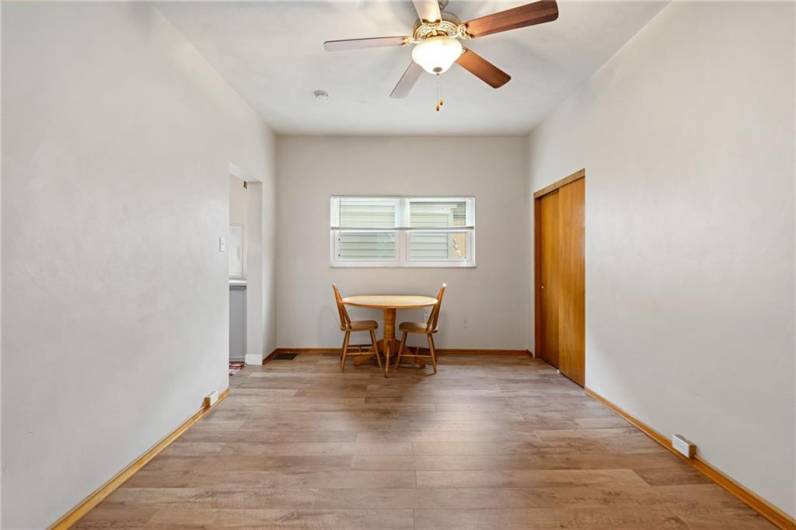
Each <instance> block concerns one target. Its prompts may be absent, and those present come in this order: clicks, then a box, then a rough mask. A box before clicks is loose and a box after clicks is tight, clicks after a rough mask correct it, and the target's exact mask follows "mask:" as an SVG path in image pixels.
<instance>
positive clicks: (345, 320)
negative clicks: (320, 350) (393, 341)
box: [332, 284, 381, 371]
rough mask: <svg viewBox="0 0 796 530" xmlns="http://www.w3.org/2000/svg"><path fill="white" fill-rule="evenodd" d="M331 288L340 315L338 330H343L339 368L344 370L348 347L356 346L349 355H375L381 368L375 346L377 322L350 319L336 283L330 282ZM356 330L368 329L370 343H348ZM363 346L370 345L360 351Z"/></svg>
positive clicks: (377, 350)
mask: <svg viewBox="0 0 796 530" xmlns="http://www.w3.org/2000/svg"><path fill="white" fill-rule="evenodd" d="M332 290H334V301H335V303H337V313H338V314H339V315H340V331H343V332H344V335H343V347H342V349H341V350H340V370H341V371H345V360H346V357H347V356H348V351H349V349H350V348H356V351H355V352H352V353H351V356H357V355H374V354H375V355H376V361H377V362H378V363H379V368H381V357H379V348H378V346H376V329H377V328H378V327H379V323H378V322H376V321H375V320H354V321H352V320H351V318H350V317H349V316H348V310H346V308H345V304H344V303H343V297H342V295H341V294H340V290H339V289H338V288H337V285H335V284H332ZM357 331H369V332H370V344H369V345H368V344H350V342H351V333H353V332H357ZM365 346H370V349H369V350H367V351H362V348H364V347H365Z"/></svg>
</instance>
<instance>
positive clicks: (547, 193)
mask: <svg viewBox="0 0 796 530" xmlns="http://www.w3.org/2000/svg"><path fill="white" fill-rule="evenodd" d="M583 176H584V175H583V172H582V171H580V172H578V173H575V174H574V175H570V176H569V177H567V178H565V179H563V180H561V181H559V182H558V183H556V184H553V185H552V186H550V187H548V188H545V189H544V190H541V191H540V192H537V193H536V194H535V197H536V212H537V213H536V229H535V230H536V231H535V234H536V249H535V251H536V311H537V317H536V329H537V331H536V345H537V346H536V348H537V352H538V353H539V356H540V357H541V358H542V359H544V360H545V361H546V362H548V363H549V364H551V365H553V366H555V367H557V368H558V369H559V370H560V371H561V373H562V374H564V375H566V376H567V377H569V378H570V379H572V380H573V381H575V382H576V383H578V384H579V385H581V386H583V384H584V383H585V380H586V377H585V375H586V374H585V364H586V363H585V351H586V339H585V337H586V312H585V294H586V292H585V272H586V271H585V259H584V257H585V251H584V231H585V230H584V200H585V179H584V178H583Z"/></svg>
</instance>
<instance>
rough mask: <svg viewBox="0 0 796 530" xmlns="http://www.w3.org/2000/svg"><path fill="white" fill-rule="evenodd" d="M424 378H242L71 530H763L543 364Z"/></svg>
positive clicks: (494, 359) (309, 365) (404, 372)
mask: <svg viewBox="0 0 796 530" xmlns="http://www.w3.org/2000/svg"><path fill="white" fill-rule="evenodd" d="M429 374H430V369H427V370H425V371H420V370H418V369H413V368H410V367H406V368H404V367H402V368H401V369H400V371H399V372H397V373H395V374H393V375H392V376H391V377H390V379H385V378H384V377H383V374H382V372H381V371H379V369H378V368H377V367H376V366H375V364H374V365H372V366H371V365H368V366H362V367H359V368H354V367H348V368H347V369H346V372H345V373H340V370H339V368H338V362H337V357H336V356H333V355H307V354H304V355H299V356H298V357H297V358H296V359H295V360H292V361H272V362H270V363H268V364H267V365H265V366H263V367H254V368H252V367H247V368H245V369H244V370H243V371H241V372H240V373H239V374H238V375H236V376H233V377H231V378H230V385H231V391H232V392H231V395H230V397H229V398H227V400H226V401H225V402H223V403H222V404H221V405H220V406H219V407H218V408H217V409H216V410H215V411H213V412H212V413H211V414H209V415H208V416H207V417H206V418H205V419H203V420H202V421H200V422H199V423H198V424H196V425H195V426H194V427H192V428H191V429H190V430H189V431H188V432H186V433H185V434H184V435H183V436H182V437H181V438H180V439H179V440H177V441H176V442H175V443H174V444H173V445H171V446H170V447H169V448H168V449H166V450H165V451H164V452H163V453H162V454H161V455H159V456H158V457H157V458H155V459H154V460H153V461H152V462H150V463H149V464H148V465H147V466H146V467H144V468H143V469H142V470H141V471H140V472H139V473H138V474H136V475H135V476H133V477H132V478H131V479H130V480H129V481H128V482H126V483H125V484H124V485H123V486H122V487H121V488H119V489H118V490H117V491H116V492H114V493H113V494H112V495H111V496H110V497H108V498H107V499H106V500H105V501H104V502H102V503H101V504H100V505H99V506H97V507H96V508H95V509H94V510H93V511H92V512H90V513H89V514H88V515H87V516H86V517H85V518H84V519H83V520H82V521H80V522H79V523H78V525H77V528H161V529H180V528H313V529H327V528H360V529H367V530H376V529H402V528H417V529H427V528H440V529H452V530H461V529H467V528H494V529H500V530H503V529H511V528H522V529H541V528H544V529H551V528H574V529H585V528H588V529H602V528H606V529H608V528H610V529H634V530H635V529H648V528H691V529H709V528H715V529H721V530H730V529H732V530H741V529H751V528H772V526H771V525H769V524H768V523H767V521H766V520H765V519H763V518H762V517H760V516H759V515H757V514H756V513H755V512H753V511H752V510H751V509H749V508H747V507H746V506H745V505H744V504H742V503H741V502H740V501H738V500H736V499H735V498H734V497H732V496H731V495H730V494H728V493H726V492H725V491H724V490H722V489H721V488H720V487H718V486H716V485H715V484H713V483H712V482H710V481H709V480H708V479H706V478H705V477H704V476H703V475H701V474H700V473H698V472H696V471H694V470H693V469H692V468H691V467H690V466H688V465H686V464H685V463H683V462H680V461H679V460H678V459H677V458H676V457H674V456H673V455H671V454H669V453H668V452H666V451H665V450H664V449H663V448H661V447H660V446H658V445H657V444H656V443H654V442H653V441H652V440H650V439H649V438H647V437H646V436H645V435H644V434H642V433H641V432H639V431H638V430H636V429H635V428H633V427H632V426H630V425H629V424H628V423H626V422H625V421H624V420H623V419H622V418H620V417H618V416H617V415H616V414H614V413H613V412H612V411H611V410H609V409H608V408H606V407H605V406H603V405H602V404H600V403H598V402H596V401H594V400H593V399H591V398H589V397H587V396H586V395H584V393H583V390H582V389H581V388H579V387H578V386H576V385H575V384H573V383H571V382H569V381H568V380H566V379H564V378H563V377H561V376H559V375H557V374H556V371H555V370H554V369H552V368H551V367H549V366H548V365H546V364H545V363H543V362H542V361H539V360H533V359H531V358H529V357H526V356H519V355H495V354H489V355H450V356H443V357H441V359H440V368H439V373H438V374H437V375H435V376H432V375H429Z"/></svg>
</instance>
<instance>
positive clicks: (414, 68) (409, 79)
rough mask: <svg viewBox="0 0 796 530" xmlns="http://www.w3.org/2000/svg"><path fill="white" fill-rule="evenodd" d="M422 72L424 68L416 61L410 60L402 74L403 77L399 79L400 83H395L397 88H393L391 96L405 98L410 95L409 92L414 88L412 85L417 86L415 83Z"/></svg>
mask: <svg viewBox="0 0 796 530" xmlns="http://www.w3.org/2000/svg"><path fill="white" fill-rule="evenodd" d="M422 73H423V69H422V68H421V67H420V66H418V65H417V63H416V62H414V61H412V62H410V63H409V66H408V67H407V68H406V70H405V71H404V73H403V75H402V76H401V79H399V80H398V84H397V85H395V88H393V89H392V92H390V97H391V98H405V97H406V96H408V95H409V92H410V91H411V90H412V87H413V86H415V83H416V82H417V80H418V79H419V78H420V74H422Z"/></svg>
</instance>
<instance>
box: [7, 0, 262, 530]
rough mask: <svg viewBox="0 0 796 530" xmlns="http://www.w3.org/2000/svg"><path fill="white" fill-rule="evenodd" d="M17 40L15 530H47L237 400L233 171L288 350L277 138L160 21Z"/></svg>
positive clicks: (74, 11)
mask: <svg viewBox="0 0 796 530" xmlns="http://www.w3.org/2000/svg"><path fill="white" fill-rule="evenodd" d="M2 24H3V27H2V54H3V57H2V69H3V71H2V74H3V75H2V97H3V101H2V108H3V129H4V132H6V134H4V135H3V143H2V155H3V160H2V165H3V167H2V173H3V195H2V200H3V203H2V229H3V234H2V236H3V237H2V247H3V248H2V275H3V277H2V283H3V292H2V306H3V322H2V325H3V330H2V331H3V333H2V336H3V338H2V351H3V359H2V462H3V470H2V507H3V513H2V527H3V528H20V529H21V528H25V529H28V528H44V527H46V526H47V525H49V524H50V523H52V522H53V521H54V520H55V519H56V518H58V517H59V516H60V515H62V514H64V513H65V512H66V511H68V510H69V509H71V508H72V507H73V506H75V505H76V504H77V503H78V502H80V501H81V500H82V499H83V498H84V497H85V496H86V495H88V494H89V493H90V492H91V491H93V490H94V489H95V488H97V487H98V486H100V485H102V484H103V483H104V482H105V481H107V480H108V479H109V478H110V477H112V476H113V475H114V474H115V473H117V472H118V471H119V470H121V469H122V468H124V467H125V466H126V465H128V464H129V463H130V462H132V461H133V460H135V459H136V458H137V457H139V456H140V455H141V454H142V453H144V452H145V451H146V450H147V449H148V448H149V447H151V446H152V445H153V444H155V443H156V442H157V441H159V440H160V439H161V438H163V436H165V435H166V434H167V433H169V432H171V431H172V430H174V429H175V428H176V427H177V426H179V425H180V424H181V423H182V422H183V421H185V420H186V419H187V418H188V417H190V416H191V415H192V414H193V413H195V412H196V411H197V410H198V409H199V407H200V405H201V402H202V397H203V396H204V395H206V394H208V393H209V392H211V391H213V390H223V389H224V388H226V387H227V385H228V376H227V369H226V366H227V348H228V342H227V314H228V302H227V301H228V286H227V256H226V254H223V253H219V251H218V238H219V237H220V236H223V235H224V234H225V233H226V231H227V223H228V177H229V168H230V166H229V165H230V163H234V164H235V165H237V166H238V167H240V168H243V169H245V171H246V172H248V173H249V174H252V175H254V176H256V177H258V178H260V179H262V180H263V191H262V201H263V204H264V206H263V210H264V213H263V220H262V221H261V223H262V226H263V227H264V228H263V230H264V234H263V240H264V244H263V249H261V250H260V251H261V252H262V253H263V255H264V257H263V260H262V263H263V265H262V274H261V278H260V280H259V286H258V288H259V289H262V291H263V297H262V304H263V312H262V313H261V316H262V325H261V327H260V333H261V345H263V344H264V345H265V346H270V345H271V344H273V330H274V328H273V321H272V320H273V309H272V300H273V298H272V294H271V293H272V289H273V270H274V267H273V231H274V227H273V215H274V214H273V186H274V183H273V171H272V160H271V158H272V151H271V143H272V135H271V133H270V131H269V130H268V128H267V127H266V126H265V125H264V124H263V123H262V121H261V120H260V118H259V116H258V115H256V114H255V113H254V112H253V111H252V110H251V109H250V108H249V107H248V106H247V105H246V104H244V103H243V101H242V100H241V99H240V98H239V97H238V95H237V94H236V93H235V92H234V91H233V90H232V89H230V88H229V86H228V85H227V84H226V83H225V82H224V81H223V80H222V79H221V78H220V77H219V76H218V75H217V74H216V73H215V71H213V70H212V69H211V68H210V67H209V66H208V64H207V63H206V62H205V61H204V60H203V59H202V58H201V57H200V56H199V55H198V54H197V53H196V51H195V50H194V49H193V47H192V46H191V45H190V44H188V43H187V42H186V41H185V40H184V39H183V38H182V37H181V36H180V35H179V34H178V33H176V31H175V30H174V29H173V28H172V27H171V26H170V24H169V23H168V22H167V21H165V19H163V18H162V17H161V16H160V14H159V13H158V12H157V11H156V10H155V9H153V8H152V7H151V6H149V5H146V4H137V5H131V4H119V3H24V4H22V3H20V4H15V3H11V2H4V3H3V20H2ZM10 131H12V133H11V134H9V132H10ZM250 275H251V271H250ZM269 319H271V321H270V322H269V321H268V320H269ZM265 346H261V347H265Z"/></svg>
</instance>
